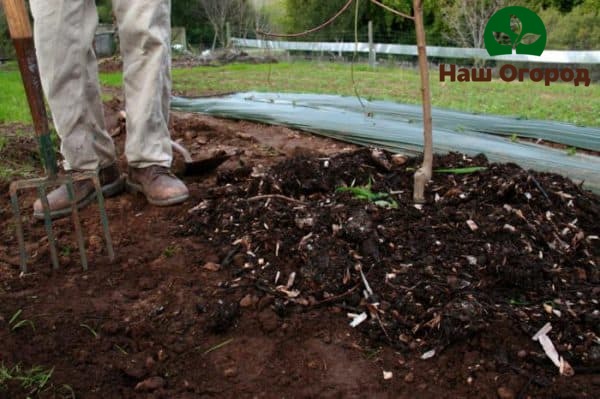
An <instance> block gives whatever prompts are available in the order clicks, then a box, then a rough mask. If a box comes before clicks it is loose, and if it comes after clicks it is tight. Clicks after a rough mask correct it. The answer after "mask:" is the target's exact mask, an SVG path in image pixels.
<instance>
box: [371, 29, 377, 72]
mask: <svg viewBox="0 0 600 399" xmlns="http://www.w3.org/2000/svg"><path fill="white" fill-rule="evenodd" d="M376 63H377V53H375V43H374V41H373V21H369V67H371V68H375V64H376Z"/></svg>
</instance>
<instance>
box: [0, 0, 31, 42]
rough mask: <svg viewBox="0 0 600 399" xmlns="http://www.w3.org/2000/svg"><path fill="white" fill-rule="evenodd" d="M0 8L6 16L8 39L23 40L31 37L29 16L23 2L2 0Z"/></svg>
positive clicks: (20, 0)
mask: <svg viewBox="0 0 600 399" xmlns="http://www.w3.org/2000/svg"><path fill="white" fill-rule="evenodd" d="M2 7H3V8H4V13H5V14H6V20H7V22H8V29H9V31H10V37H12V38H13V39H25V38H31V37H32V36H33V34H32V32H31V23H30V22H29V15H28V14H27V9H26V8H25V1H23V0H2Z"/></svg>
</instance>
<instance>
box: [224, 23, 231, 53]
mask: <svg viewBox="0 0 600 399" xmlns="http://www.w3.org/2000/svg"><path fill="white" fill-rule="evenodd" d="M230 46H231V25H230V24H229V22H225V48H229V47H230Z"/></svg>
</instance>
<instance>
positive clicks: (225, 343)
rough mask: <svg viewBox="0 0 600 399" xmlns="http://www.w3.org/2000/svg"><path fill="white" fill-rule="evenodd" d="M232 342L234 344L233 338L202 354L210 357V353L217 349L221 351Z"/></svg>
mask: <svg viewBox="0 0 600 399" xmlns="http://www.w3.org/2000/svg"><path fill="white" fill-rule="evenodd" d="M232 342H233V338H230V339H228V340H227V341H224V342H221V343H220V344H218V345H215V346H213V347H212V348H208V349H207V350H205V351H204V352H202V354H203V355H208V354H209V353H210V352H214V351H216V350H217V349H221V348H222V347H224V346H227V345H229V344H230V343H232ZM196 349H199V348H196Z"/></svg>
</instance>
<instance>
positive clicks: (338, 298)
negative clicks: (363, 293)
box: [313, 284, 360, 307]
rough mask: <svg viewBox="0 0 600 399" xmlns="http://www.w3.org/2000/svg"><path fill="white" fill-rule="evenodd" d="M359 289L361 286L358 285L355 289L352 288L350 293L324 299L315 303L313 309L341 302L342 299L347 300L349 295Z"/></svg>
mask: <svg viewBox="0 0 600 399" xmlns="http://www.w3.org/2000/svg"><path fill="white" fill-rule="evenodd" d="M358 287H360V284H356V285H355V286H354V287H352V288H350V289H349V290H348V291H346V292H344V293H343V294H340V295H336V296H331V297H329V298H327V299H323V300H322V301H320V302H317V303H315V304H314V305H313V307H316V306H321V305H325V304H328V303H331V302H336V301H338V300H340V299H342V298H345V297H347V296H348V295H350V294H352V293H353V292H354V291H356V290H357V289H358Z"/></svg>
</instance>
